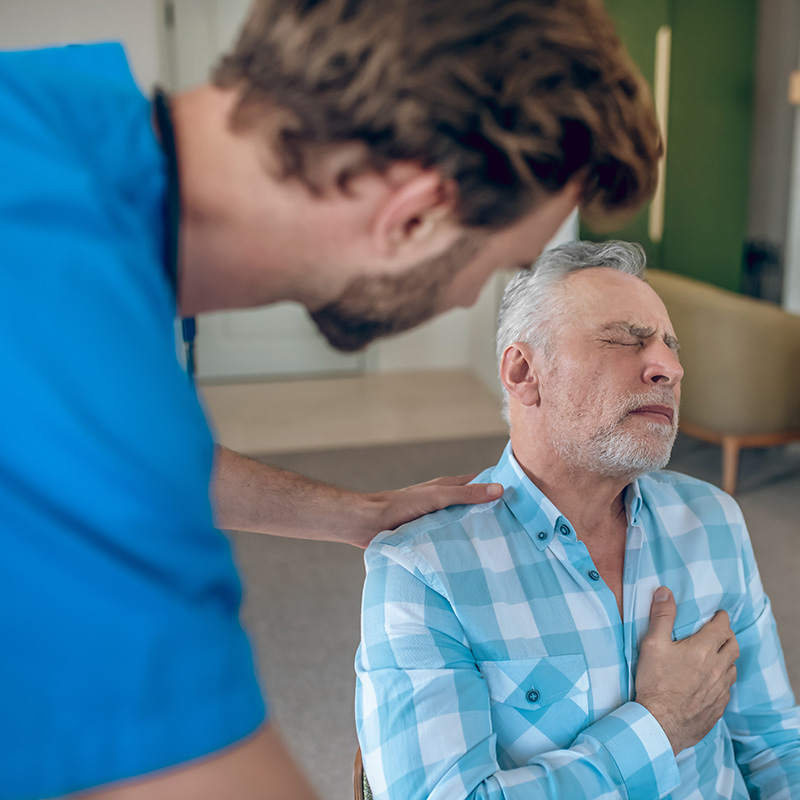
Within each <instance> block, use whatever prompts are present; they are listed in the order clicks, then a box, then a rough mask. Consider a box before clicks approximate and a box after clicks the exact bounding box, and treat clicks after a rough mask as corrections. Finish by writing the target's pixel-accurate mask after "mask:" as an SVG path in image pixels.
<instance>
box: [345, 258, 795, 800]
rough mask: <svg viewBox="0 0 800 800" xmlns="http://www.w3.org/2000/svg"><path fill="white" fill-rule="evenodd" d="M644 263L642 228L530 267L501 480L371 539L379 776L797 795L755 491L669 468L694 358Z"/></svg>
mask: <svg viewBox="0 0 800 800" xmlns="http://www.w3.org/2000/svg"><path fill="white" fill-rule="evenodd" d="M643 278H644V257H643V253H642V251H641V249H640V248H639V247H638V246H637V245H630V244H626V243H622V242H614V243H609V244H605V245H595V244H590V243H584V242H577V243H574V244H571V245H566V246H564V247H562V248H559V249H557V250H553V251H550V252H548V253H546V254H545V255H544V256H542V258H541V259H540V260H539V262H538V265H537V268H536V270H535V271H534V272H532V273H521V274H520V275H519V276H518V277H517V278H516V279H515V280H514V281H512V283H511V284H510V285H509V287H508V289H507V291H506V294H505V297H504V299H503V304H502V308H501V312H500V327H499V333H498V355H499V360H500V377H501V379H502V383H503V386H504V389H505V392H506V396H507V414H508V419H509V422H510V426H511V441H510V444H509V446H508V447H507V448H506V451H505V452H504V454H503V456H502V458H501V459H500V462H499V463H498V464H497V465H496V466H495V467H492V468H491V469H489V470H487V471H486V472H485V473H483V475H481V476H480V478H479V480H485V481H496V482H499V483H502V484H503V486H504V488H505V492H504V495H503V497H502V499H499V500H496V501H493V502H491V503H488V504H484V505H479V506H472V507H466V506H459V507H453V508H449V509H445V510H443V511H438V512H435V513H433V514H430V515H428V516H427V517H425V518H423V519H420V520H418V521H416V522H413V523H410V524H408V525H405V526H403V527H402V528H400V529H399V531H398V532H395V533H388V534H382V535H381V536H380V537H378V538H377V539H375V540H374V541H373V543H372V544H371V545H370V546H369V548H368V549H367V553H366V562H367V578H366V585H365V589H364V606H363V628H362V642H361V647H360V649H359V653H358V656H357V660H356V667H357V672H358V685H357V703H356V705H357V724H358V733H359V739H360V742H361V747H362V750H363V753H364V763H365V767H366V772H367V776H368V778H369V780H370V783H371V785H372V789H373V792H374V794H375V797H376V798H390V799H391V800H412V798H420V799H422V798H428V797H431V798H444V797H447V798H451V799H452V800H454V799H455V798H506V799H507V800H510V799H511V798H514V799H516V798H519V799H520V800H522V799H523V798H524V799H525V800H530V799H531V798H534V797H535V798H569V800H580V799H581V798H599V797H603V798H612V797H613V798H647V800H652V799H653V798H662V797H666V796H670V797H671V798H673V800H677V798H690V797H691V798H704V799H705V800H708V798H727V799H729V800H730V799H732V798H747V797H759V798H767V797H769V798H786V800H789V798H797V797H800V712H798V708H797V707H796V706H795V705H794V698H793V696H792V692H791V689H790V687H789V684H788V680H787V677H786V670H785V666H784V663H783V656H782V654H781V649H780V644H779V641H778V637H777V632H776V629H775V623H774V619H773V616H772V613H771V611H770V604H769V600H768V599H767V597H766V595H765V594H764V591H763V589H762V586H761V581H760V579H759V575H758V570H757V568H756V564H755V561H754V558H753V552H752V549H751V546H750V542H749V539H748V534H747V530H746V527H745V523H744V520H743V519H742V515H741V512H740V511H739V508H738V507H737V505H736V503H735V502H734V501H733V500H732V499H731V498H730V497H729V496H728V495H726V494H724V493H723V492H721V491H720V490H718V489H716V488H715V487H713V486H710V485H708V484H706V483H703V482H701V481H698V480H695V479H693V478H689V477H686V476H684V475H679V474H677V473H673V472H662V471H654V470H661V468H662V467H664V465H665V464H666V463H667V461H668V460H669V456H670V452H671V449H672V445H673V442H674V440H675V435H676V431H677V421H678V419H677V417H678V401H679V397H680V382H681V378H682V375H683V371H682V369H681V366H680V362H679V360H678V342H677V339H676V337H675V333H674V331H673V329H672V326H671V324H670V321H669V317H668V315H667V312H666V310H665V308H664V306H663V304H662V303H661V301H660V300H659V298H658V297H657V295H656V294H655V293H654V292H653V291H652V289H650V287H649V286H648V285H647V284H646V283H645V281H644V279H643ZM676 602H677V605H676ZM737 658H738V660H737ZM734 662H736V665H735V666H734Z"/></svg>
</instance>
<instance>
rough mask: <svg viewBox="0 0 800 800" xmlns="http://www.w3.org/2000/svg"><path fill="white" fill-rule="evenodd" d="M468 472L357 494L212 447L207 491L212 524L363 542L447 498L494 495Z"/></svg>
mask: <svg viewBox="0 0 800 800" xmlns="http://www.w3.org/2000/svg"><path fill="white" fill-rule="evenodd" d="M470 477H471V476H469V475H462V476H459V477H455V478H438V479H437V480H434V481H428V482H427V483H422V484H417V485H416V486H410V487H408V488H406V489H397V490H394V491H386V492H374V493H371V494H360V493H359V492H354V491H351V490H349V489H340V488H338V487H336V486H330V485H329V484H325V483H320V482H319V481H314V480H311V479H310V478H305V477H303V476H302V475H297V474H296V473H294V472H287V471H286V470H282V469H278V468H277V467H271V466H268V465H266V464H260V463H259V462H257V461H253V460H252V459H250V458H247V457H246V456H243V455H240V454H239V453H235V452H233V451H232V450H228V449H227V448H226V447H221V446H217V448H216V451H215V457H214V474H213V479H212V487H211V498H212V503H213V506H214V518H215V522H216V524H217V526H218V527H220V528H226V529H229V530H241V531H253V532H256V533H268V534H272V535H273V536H289V537H292V538H295V539H319V540H324V541H330V542H346V543H348V544H352V545H355V546H356V547H366V546H367V544H369V542H370V540H371V539H372V538H373V537H374V536H375V535H376V534H378V533H380V532H381V531H382V530H391V529H393V528H396V527H397V526H398V525H401V524H402V523H404V522H408V521H410V520H412V519H416V518H417V517H420V516H422V515H423V514H427V513H429V512H430V511H434V510H436V509H439V508H444V507H445V506H448V505H455V504H464V503H481V502H487V501H489V500H494V499H496V498H497V497H500V495H501V494H502V487H501V486H499V485H497V484H488V485H486V484H470V485H466V483H467V481H468V480H469V479H470Z"/></svg>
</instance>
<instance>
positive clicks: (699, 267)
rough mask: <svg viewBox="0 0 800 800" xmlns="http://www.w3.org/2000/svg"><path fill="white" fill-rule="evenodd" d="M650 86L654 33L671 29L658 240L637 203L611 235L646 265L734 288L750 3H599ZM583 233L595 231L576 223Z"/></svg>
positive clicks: (739, 249)
mask: <svg viewBox="0 0 800 800" xmlns="http://www.w3.org/2000/svg"><path fill="white" fill-rule="evenodd" d="M606 7H607V8H608V11H609V13H610V14H611V16H612V18H613V19H614V21H615V23H616V25H617V30H618V31H619V34H620V37H621V39H622V41H623V42H624V43H625V46H626V47H627V48H628V52H629V53H630V55H631V58H632V59H633V61H634V62H635V63H636V64H637V66H638V67H639V69H640V70H641V72H642V74H643V75H644V77H645V79H646V80H647V81H648V82H649V83H650V85H651V87H652V82H653V71H654V62H655V36H656V31H657V30H658V28H659V27H660V26H661V25H664V24H669V25H670V26H671V27H672V53H671V70H670V97H669V120H668V130H667V136H668V154H667V166H666V186H665V188H666V192H665V212H664V236H663V240H662V242H661V243H660V244H655V243H653V242H652V241H651V240H650V238H649V236H648V233H647V222H648V209H647V208H644V209H642V210H640V211H639V212H638V214H637V215H636V216H635V217H634V218H633V219H632V220H631V222H629V224H628V225H626V226H625V227H624V228H622V229H621V230H620V231H618V232H616V233H615V234H613V236H614V237H615V238H621V239H628V240H630V241H638V242H640V243H641V244H642V245H644V247H645V250H646V251H647V256H648V262H649V264H650V266H657V267H660V268H661V269H668V270H672V271H674V272H680V273H683V274H686V275H691V276H692V277H696V278H699V279H700V280H705V281H708V282H710V283H714V284H717V285H719V286H723V287H725V288H728V289H734V290H737V291H738V290H739V289H740V284H741V278H742V268H743V263H742V255H743V250H744V243H745V238H746V230H747V202H748V174H749V162H750V130H751V126H752V86H753V70H754V53H755V31H756V19H757V0H652V2H651V0H606ZM581 236H582V237H584V238H587V239H607V238H611V237H610V236H608V235H594V234H593V233H592V232H591V230H590V229H588V228H587V227H586V226H585V225H583V224H582V225H581Z"/></svg>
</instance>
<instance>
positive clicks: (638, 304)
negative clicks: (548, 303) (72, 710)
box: [561, 267, 674, 334]
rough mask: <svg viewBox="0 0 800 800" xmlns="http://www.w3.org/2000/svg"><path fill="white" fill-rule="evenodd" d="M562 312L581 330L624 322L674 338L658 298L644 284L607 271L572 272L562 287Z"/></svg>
mask: <svg viewBox="0 0 800 800" xmlns="http://www.w3.org/2000/svg"><path fill="white" fill-rule="evenodd" d="M561 293H562V296H561V310H562V312H564V313H566V314H567V315H568V317H569V319H571V320H572V321H573V322H574V323H575V324H576V327H580V328H586V327H590V328H595V327H602V326H604V325H607V324H610V323H612V322H617V321H624V322H627V323H630V324H633V325H639V326H643V327H650V328H655V329H656V330H659V331H664V332H667V333H671V334H674V331H673V329H672V322H671V321H670V318H669V314H668V313H667V309H666V308H665V307H664V303H663V302H662V301H661V298H660V297H659V296H658V295H657V294H656V293H655V291H653V289H652V287H650V286H649V285H648V284H647V283H645V282H644V281H643V280H642V279H641V278H637V277H636V276H635V275H629V274H628V273H625V272H620V271H619V270H615V269H611V268H609V267H595V268H592V269H584V270H579V271H577V272H572V273H570V274H569V275H567V277H566V278H565V279H564V281H563V282H562V285H561Z"/></svg>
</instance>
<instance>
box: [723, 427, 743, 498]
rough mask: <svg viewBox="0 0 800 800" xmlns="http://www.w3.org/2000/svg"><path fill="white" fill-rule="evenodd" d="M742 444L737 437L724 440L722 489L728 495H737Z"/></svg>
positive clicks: (727, 437)
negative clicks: (737, 478)
mask: <svg viewBox="0 0 800 800" xmlns="http://www.w3.org/2000/svg"><path fill="white" fill-rule="evenodd" d="M741 449H742V443H741V441H740V440H739V438H738V437H737V436H724V437H723V438H722V488H723V490H724V491H726V492H727V493H728V494H730V495H732V494H735V493H736V477H737V474H738V472H739V453H740V452H741Z"/></svg>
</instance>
